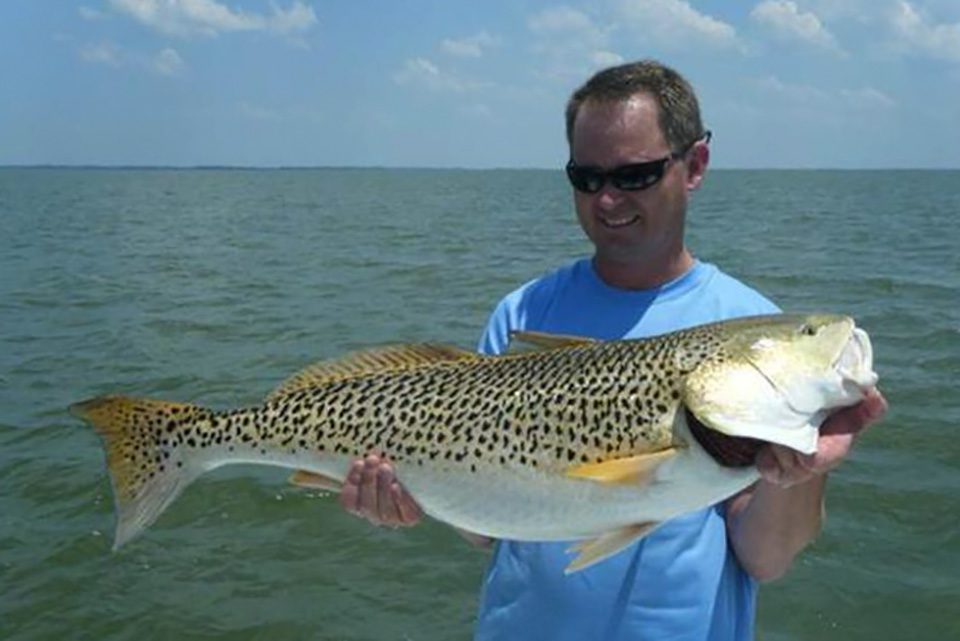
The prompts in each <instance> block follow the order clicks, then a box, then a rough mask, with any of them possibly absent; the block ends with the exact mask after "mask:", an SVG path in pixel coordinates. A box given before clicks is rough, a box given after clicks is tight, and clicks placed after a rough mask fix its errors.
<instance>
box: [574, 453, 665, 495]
mask: <svg viewBox="0 0 960 641" xmlns="http://www.w3.org/2000/svg"><path fill="white" fill-rule="evenodd" d="M677 453H678V450H677V448H675V447H668V448H667V449H665V450H660V451H658V452H650V453H649V454H638V455H636V456H628V457H624V458H615V459H610V460H608V461H602V462H600V463H584V464H582V465H577V466H575V467H571V468H570V469H568V470H567V476H569V477H571V478H579V479H588V480H590V481H596V482H597V483H604V484H613V485H638V486H642V485H646V484H647V483H649V482H650V481H651V480H653V476H654V474H655V473H656V471H657V468H659V467H660V466H661V465H663V464H664V463H666V462H667V461H669V460H671V459H672V458H673V457H675V456H676V455H677Z"/></svg>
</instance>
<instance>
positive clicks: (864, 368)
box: [833, 327, 878, 393]
mask: <svg viewBox="0 0 960 641" xmlns="http://www.w3.org/2000/svg"><path fill="white" fill-rule="evenodd" d="M833 368H834V370H835V371H836V372H837V373H838V374H839V375H840V376H841V377H842V378H843V387H844V391H847V392H848V393H854V392H856V391H857V390H866V389H869V388H871V387H873V386H874V385H876V384H877V378H878V377H877V373H876V372H874V371H873V345H872V344H871V343H870V336H868V335H867V333H866V332H865V331H863V330H862V329H860V328H859V327H854V328H853V333H852V334H851V336H850V340H848V341H847V344H846V345H844V346H843V351H841V352H840V355H839V356H837V360H836V361H835V362H834V364H833Z"/></svg>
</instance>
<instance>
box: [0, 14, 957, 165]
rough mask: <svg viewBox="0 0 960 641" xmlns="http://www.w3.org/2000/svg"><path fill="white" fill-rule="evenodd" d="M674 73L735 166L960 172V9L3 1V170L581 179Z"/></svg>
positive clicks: (723, 160) (723, 161)
mask: <svg viewBox="0 0 960 641" xmlns="http://www.w3.org/2000/svg"><path fill="white" fill-rule="evenodd" d="M641 58H656V59H658V60H661V61H663V62H665V63H666V64H668V65H670V66H672V67H674V68H676V69H677V70H678V71H680V72H681V73H682V74H684V75H685V76H686V77H687V78H688V79H689V80H690V81H691V82H692V84H693V85H694V87H695V88H696V90H697V93H698V95H699V98H700V103H701V112H702V114H703V116H704V120H705V123H706V125H707V127H708V128H710V129H711V130H713V132H714V138H713V142H712V143H711V148H712V161H713V166H714V167H719V168H960V0H909V1H907V0H748V1H743V2H741V1H732V0H686V1H685V0H593V1H591V2H575V1H573V2H565V3H561V2H551V1H544V2H540V1H534V0H513V1H510V0H484V1H479V0H477V1H474V2H461V1H456V0H409V1H390V0H383V1H381V2H373V1H370V0H351V1H347V2H345V1H343V0H337V1H334V0H80V1H79V2H67V1H64V0H3V2H2V3H0V165H35V164H56V165H164V166H169V165H174V166H197V165H231V166H267V167H272V166H388V167H394V166H401V167H465V168H496V167H508V168H513V167H542V168H557V167H562V166H563V164H564V163H565V161H566V159H567V149H566V143H565V140H564V133H563V109H564V104H565V102H566V99H567V98H568V97H569V95H570V93H571V92H572V91H573V90H574V89H576V87H577V86H578V85H580V84H581V83H582V82H583V81H585V80H586V78H587V77H588V76H589V75H590V74H591V73H593V72H595V71H597V70H599V69H601V68H603V67H606V66H609V65H612V64H618V63H620V62H624V61H630V60H636V59H641Z"/></svg>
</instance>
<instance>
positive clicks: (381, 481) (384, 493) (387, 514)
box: [377, 463, 400, 526]
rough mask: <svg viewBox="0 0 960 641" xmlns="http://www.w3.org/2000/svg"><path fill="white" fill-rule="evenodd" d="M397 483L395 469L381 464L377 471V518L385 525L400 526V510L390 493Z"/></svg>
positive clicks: (386, 464)
mask: <svg viewBox="0 0 960 641" xmlns="http://www.w3.org/2000/svg"><path fill="white" fill-rule="evenodd" d="M396 482H397V481H396V477H394V475H393V468H392V467H391V466H390V465H389V464H388V463H381V464H380V467H379V468H378V469H377V504H378V511H377V518H378V519H379V521H380V523H383V524H384V525H394V526H395V525H399V524H400V508H399V507H397V502H396V500H395V499H394V497H393V495H392V494H391V492H390V488H391V486H393V485H394V484H395V483H396Z"/></svg>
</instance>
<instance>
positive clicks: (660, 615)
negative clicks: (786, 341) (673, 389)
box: [475, 259, 779, 641]
mask: <svg viewBox="0 0 960 641" xmlns="http://www.w3.org/2000/svg"><path fill="white" fill-rule="evenodd" d="M777 311H779V310H778V309H777V307H776V306H775V305H774V304H773V303H771V302H770V301H769V300H767V299H766V298H764V297H763V296H761V295H760V294H758V293H757V292H756V291H754V290H753V289H750V288H749V287H747V286H746V285H744V284H742V283H740V282H739V281H737V280H735V279H734V278H731V277H730V276H728V275H726V274H724V273H723V272H721V271H720V270H719V269H717V268H716V267H715V266H713V265H710V264H707V263H701V262H697V263H695V265H694V267H693V268H691V269H690V270H689V271H688V272H687V273H686V274H684V275H683V276H681V277H680V278H678V279H676V280H674V281H672V282H669V283H667V284H665V285H662V286H660V287H657V288H654V289H650V290H642V291H632V290H621V289H616V288H614V287H611V286H609V285H607V284H606V283H604V282H603V281H602V280H601V279H600V277H599V276H598V275H597V273H596V271H595V270H594V268H593V263H592V261H591V260H590V259H582V260H579V261H576V262H574V263H572V264H570V265H567V266H565V267H562V268H561V269H558V270H557V271H555V272H552V273H550V274H548V275H546V276H544V277H543V278H539V279H537V280H534V281H531V282H530V283H527V284H526V285H524V286H523V287H521V288H519V289H518V290H516V291H514V292H513V293H511V294H509V295H508V296H507V297H506V298H504V299H503V300H502V301H501V302H500V304H499V305H498V306H497V308H496V310H494V312H493V315H492V316H491V318H490V322H489V324H488V326H487V330H486V333H485V334H484V336H483V338H482V339H481V342H480V350H481V351H482V352H484V353H487V354H497V353H500V352H502V351H503V350H505V349H506V346H507V343H508V341H509V336H510V332H511V331H514V330H529V331H542V332H551V333H557V334H572V335H579V336H590V337H594V338H601V339H618V338H640V337H645V336H655V335H657V334H663V333H666V332H670V331H674V330H678V329H683V328H686V327H690V326H693V325H700V324H703V323H707V322H711V321H717V320H724V319H727V318H735V317H739V316H750V315H754V314H769V313H776V312H777ZM568 547H570V544H569V543H556V542H552V543H529V542H517V541H499V542H498V543H497V545H496V549H495V552H494V558H493V560H492V561H491V563H490V567H489V568H488V570H487V573H486V576H485V578H484V584H483V590H482V593H481V597H480V611H479V614H478V620H477V627H476V634H475V639H477V641H489V640H494V639H496V640H502V639H510V640H513V639H517V640H519V639H523V640H539V639H543V640H550V641H564V640H567V639H569V640H573V639H576V640H584V639H590V640H593V639H597V640H603V641H607V640H611V641H612V640H617V641H619V640H624V641H626V640H627V639H629V640H631V641H635V640H646V639H651V640H656V641H667V640H671V641H679V640H684V641H687V640H690V641H693V640H697V641H741V640H744V641H745V640H747V639H752V638H753V624H754V616H755V601H756V582H755V581H754V580H753V579H752V578H751V577H750V576H749V575H748V574H747V573H746V572H745V571H744V570H743V568H741V567H740V563H739V562H738V561H737V559H736V557H735V556H734V554H733V552H732V550H731V549H730V548H729V546H728V544H727V534H726V526H725V522H724V516H723V506H722V505H715V506H713V507H710V508H707V509H704V510H699V511H697V512H693V513H690V514H686V515H683V516H680V517H678V518H676V519H672V520H671V521H669V522H667V523H665V524H663V525H662V526H661V527H659V528H658V529H657V530H655V531H654V532H653V533H652V534H651V535H650V536H648V537H646V538H645V539H643V540H641V541H640V542H639V543H635V544H633V545H631V546H629V547H628V548H626V549H625V550H623V551H621V552H620V553H618V554H616V555H615V556H613V557H611V558H609V559H607V560H605V561H603V562H601V563H598V564H596V565H594V566H592V567H589V568H587V569H586V570H583V571H581V572H578V573H575V574H572V575H570V576H565V575H564V574H563V570H564V568H565V567H566V566H567V565H568V564H569V562H570V560H571V559H572V556H571V555H570V554H568V553H567V552H566V550H567V548H568Z"/></svg>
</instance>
